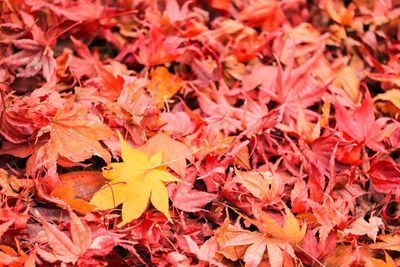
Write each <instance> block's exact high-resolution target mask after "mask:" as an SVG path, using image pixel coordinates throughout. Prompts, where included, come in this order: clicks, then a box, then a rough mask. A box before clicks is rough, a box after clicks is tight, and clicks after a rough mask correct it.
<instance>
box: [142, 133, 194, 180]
mask: <svg viewBox="0 0 400 267" xmlns="http://www.w3.org/2000/svg"><path fill="white" fill-rule="evenodd" d="M140 150H141V151H143V152H144V153H146V154H148V155H152V154H155V153H157V152H158V151H160V150H162V151H164V160H165V161H166V162H168V163H166V164H167V166H168V167H170V168H171V169H172V170H174V171H175V172H176V173H177V174H178V175H179V176H181V177H183V176H185V173H186V158H188V159H189V160H190V159H191V156H190V150H189V148H188V147H187V146H186V145H185V144H183V143H181V142H178V141H176V140H174V139H172V138H171V137H170V136H169V135H167V134H165V133H162V132H160V133H158V134H156V135H155V136H153V137H152V138H150V139H149V141H148V142H147V143H146V144H144V145H142V146H141V147H140Z"/></svg>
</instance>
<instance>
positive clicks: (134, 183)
mask: <svg viewBox="0 0 400 267" xmlns="http://www.w3.org/2000/svg"><path fill="white" fill-rule="evenodd" d="M119 140H120V143H121V157H122V159H123V162H118V163H111V164H109V165H108V168H107V169H106V170H104V171H103V176H104V177H106V178H107V179H109V180H111V183H110V184H107V185H105V186H103V187H102V188H101V189H100V190H99V191H97V192H96V193H95V194H94V195H93V197H92V200H91V201H90V203H91V204H93V205H95V206H96V207H97V208H98V209H100V210H107V209H112V208H114V207H116V206H118V205H120V204H122V222H121V223H120V224H119V225H118V226H120V227H121V226H123V225H125V224H126V223H129V222H130V221H132V220H134V219H136V218H139V217H140V216H141V215H142V213H143V212H144V211H145V210H146V208H147V205H148V203H149V199H150V201H151V204H153V206H154V207H155V208H156V209H157V210H159V211H161V212H162V213H164V215H165V216H166V217H167V218H168V220H169V221H171V216H170V215H169V206H168V191H167V188H166V187H165V184H164V183H166V182H178V181H181V180H180V179H178V178H176V177H175V176H174V175H172V174H171V173H169V172H168V171H167V169H166V167H165V165H163V152H162V151H161V152H158V153H156V154H154V155H152V156H149V155H147V154H145V153H143V152H142V151H140V150H137V149H134V148H132V147H130V146H129V145H128V144H127V143H126V142H125V141H124V139H123V137H122V136H121V135H120V134H119Z"/></svg>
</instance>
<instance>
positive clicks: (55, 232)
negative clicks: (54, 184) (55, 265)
mask: <svg viewBox="0 0 400 267" xmlns="http://www.w3.org/2000/svg"><path fill="white" fill-rule="evenodd" d="M37 216H38V217H39V219H40V221H41V223H42V226H43V230H44V232H45V233H46V236H47V242H48V245H49V247H50V248H51V251H48V250H45V249H42V248H38V254H39V255H40V256H41V257H43V258H44V259H46V260H47V261H50V262H55V261H57V260H60V261H63V262H65V263H75V262H76V261H77V260H78V259H79V257H80V256H82V255H83V254H84V253H85V252H86V250H87V249H88V248H89V246H90V244H91V243H92V238H91V232H90V228H89V226H88V225H87V224H86V223H84V222H82V221H81V220H80V219H79V217H78V216H76V214H75V213H73V212H72V210H69V216H70V218H71V227H70V232H71V237H72V239H71V238H69V237H68V235H67V234H66V233H64V232H62V231H61V230H59V229H57V227H55V226H54V225H53V224H51V223H49V222H47V221H46V220H45V219H44V218H43V216H42V215H41V214H40V213H39V212H37Z"/></svg>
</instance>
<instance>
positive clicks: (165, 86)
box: [148, 67, 183, 108]
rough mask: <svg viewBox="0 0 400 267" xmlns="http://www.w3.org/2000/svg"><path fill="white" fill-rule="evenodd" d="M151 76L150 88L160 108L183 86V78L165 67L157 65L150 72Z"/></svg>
mask: <svg viewBox="0 0 400 267" xmlns="http://www.w3.org/2000/svg"><path fill="white" fill-rule="evenodd" d="M150 76H151V81H150V84H149V86H148V90H149V91H150V92H151V93H153V94H154V95H155V102H156V104H157V106H158V107H159V108H161V107H163V105H164V101H166V100H168V99H170V98H171V97H172V96H174V95H175V94H176V93H177V92H178V91H179V90H180V89H181V88H182V86H183V81H182V79H181V78H179V76H176V75H173V74H171V73H170V72H169V71H168V69H167V68H165V67H156V68H155V69H153V70H152V71H151V72H150Z"/></svg>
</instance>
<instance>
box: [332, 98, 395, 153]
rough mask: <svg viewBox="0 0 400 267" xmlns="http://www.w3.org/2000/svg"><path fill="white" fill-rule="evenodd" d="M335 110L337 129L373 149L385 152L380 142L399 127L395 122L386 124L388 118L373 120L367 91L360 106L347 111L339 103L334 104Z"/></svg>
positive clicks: (370, 101) (370, 100) (371, 106)
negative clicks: (352, 110)
mask: <svg viewBox="0 0 400 267" xmlns="http://www.w3.org/2000/svg"><path fill="white" fill-rule="evenodd" d="M335 110H336V122H337V127H338V128H339V130H340V131H342V132H343V133H345V134H346V135H347V137H351V138H353V139H354V140H355V141H356V142H357V143H358V144H365V145H366V146H367V147H369V148H371V149H372V150H374V151H379V152H385V148H384V147H383V145H382V144H381V142H382V141H383V139H384V138H385V137H389V136H390V135H391V134H392V133H393V131H394V130H396V128H398V127H399V125H398V124H397V123H392V124H387V123H388V118H379V119H377V120H375V114H374V110H373V103H372V99H371V95H370V93H369V92H368V91H367V93H366V94H365V99H364V100H363V101H362V103H361V106H360V107H359V108H356V109H355V110H354V112H350V111H347V110H346V109H345V108H344V107H343V106H342V105H339V104H336V105H335ZM345 138H346V136H345Z"/></svg>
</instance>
